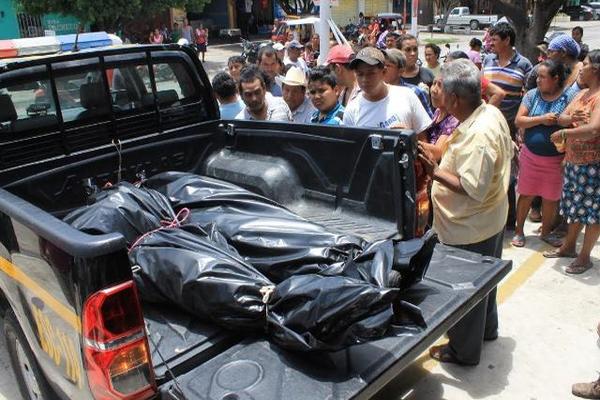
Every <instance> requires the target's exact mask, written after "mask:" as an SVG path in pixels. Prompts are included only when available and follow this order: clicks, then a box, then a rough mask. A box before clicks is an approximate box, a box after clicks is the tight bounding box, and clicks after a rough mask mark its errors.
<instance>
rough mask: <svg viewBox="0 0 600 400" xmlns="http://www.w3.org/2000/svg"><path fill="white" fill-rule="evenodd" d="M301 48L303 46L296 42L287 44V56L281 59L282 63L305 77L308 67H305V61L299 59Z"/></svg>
mask: <svg viewBox="0 0 600 400" xmlns="http://www.w3.org/2000/svg"><path fill="white" fill-rule="evenodd" d="M303 48H304V46H302V44H300V42H298V41H296V40H292V41H291V42H289V43H288V44H287V56H286V57H285V58H284V59H283V63H284V64H285V65H293V66H294V67H296V68H299V69H300V70H301V71H302V72H304V74H305V75H306V74H307V73H308V65H306V61H304V59H303V58H302V57H300V54H301V53H302V49H303Z"/></svg>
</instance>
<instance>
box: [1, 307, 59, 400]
mask: <svg viewBox="0 0 600 400" xmlns="http://www.w3.org/2000/svg"><path fill="white" fill-rule="evenodd" d="M4 337H5V339H6V349H7V350H8V355H9V356H10V363H11V365H12V368H13V371H14V373H15V377H16V379H17V382H18V384H19V391H20V392H21V396H23V399H25V400H45V399H50V400H55V399H58V398H57V397H56V394H55V393H54V391H53V390H52V388H51V387H50V384H49V383H48V381H47V380H46V377H45V376H44V374H42V371H41V369H40V367H39V365H38V363H37V360H36V359H35V357H34V356H33V353H32V352H31V349H30V348H29V344H28V343H27V339H26V338H25V335H24V334H23V331H22V330H21V327H20V326H19V323H18V322H17V319H16V318H15V315H14V314H13V312H12V311H8V312H7V313H6V315H5V316H4Z"/></svg>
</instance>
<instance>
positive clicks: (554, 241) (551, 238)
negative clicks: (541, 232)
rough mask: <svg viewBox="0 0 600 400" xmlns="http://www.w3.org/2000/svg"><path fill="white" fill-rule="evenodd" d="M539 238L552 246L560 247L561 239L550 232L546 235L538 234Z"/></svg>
mask: <svg viewBox="0 0 600 400" xmlns="http://www.w3.org/2000/svg"><path fill="white" fill-rule="evenodd" d="M540 239H541V240H542V241H543V242H546V243H548V244H549V245H550V246H552V247H560V246H562V240H560V239H559V238H557V237H556V236H554V235H553V234H552V233H551V234H549V235H546V236H540Z"/></svg>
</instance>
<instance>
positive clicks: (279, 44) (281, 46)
mask: <svg viewBox="0 0 600 400" xmlns="http://www.w3.org/2000/svg"><path fill="white" fill-rule="evenodd" d="M283 49H285V46H284V45H282V44H281V43H279V42H277V43H275V44H274V45H273V50H275V51H281V50H283Z"/></svg>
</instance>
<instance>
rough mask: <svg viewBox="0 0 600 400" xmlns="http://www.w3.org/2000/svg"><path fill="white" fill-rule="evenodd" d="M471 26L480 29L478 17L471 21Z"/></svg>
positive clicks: (473, 28)
mask: <svg viewBox="0 0 600 400" xmlns="http://www.w3.org/2000/svg"><path fill="white" fill-rule="evenodd" d="M469 27H470V28H471V30H474V31H476V30H477V29H479V21H477V20H476V19H474V20H473V21H471V22H470V23H469Z"/></svg>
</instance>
